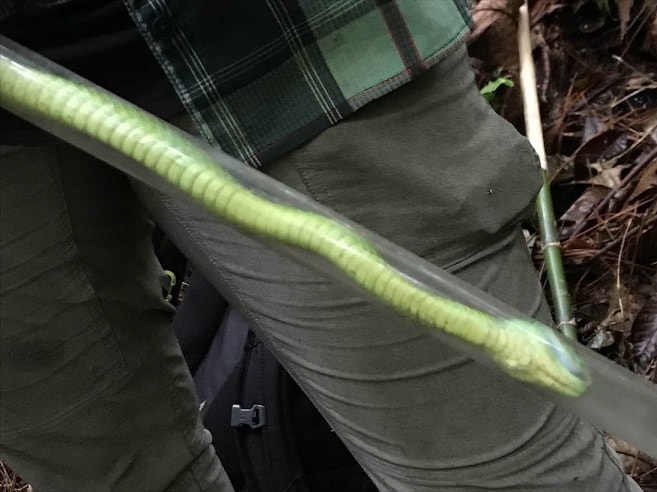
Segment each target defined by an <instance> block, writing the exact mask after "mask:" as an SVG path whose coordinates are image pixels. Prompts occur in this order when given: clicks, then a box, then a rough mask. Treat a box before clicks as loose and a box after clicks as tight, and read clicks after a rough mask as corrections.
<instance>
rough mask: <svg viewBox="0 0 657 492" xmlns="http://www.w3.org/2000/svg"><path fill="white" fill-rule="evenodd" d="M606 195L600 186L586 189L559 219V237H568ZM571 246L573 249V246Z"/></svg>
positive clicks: (605, 191)
mask: <svg viewBox="0 0 657 492" xmlns="http://www.w3.org/2000/svg"><path fill="white" fill-rule="evenodd" d="M607 193H608V191H607V190H606V189H605V188H603V187H602V186H591V187H589V188H587V189H586V191H584V193H582V194H581V195H580V197H579V198H578V199H577V200H575V202H574V203H573V204H572V205H571V206H570V208H568V210H566V212H565V213H564V214H563V215H562V216H561V217H560V219H559V221H560V222H561V224H563V227H562V229H561V237H563V238H567V237H570V236H571V234H572V233H573V230H574V229H575V227H577V225H578V224H579V223H580V222H581V221H583V220H585V219H586V217H588V215H589V214H590V213H591V211H592V210H593V209H594V208H595V206H596V205H597V204H598V203H600V201H601V200H602V199H604V197H606V196H607ZM571 246H573V247H574V245H571ZM587 246H590V245H587Z"/></svg>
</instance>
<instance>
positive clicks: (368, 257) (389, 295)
mask: <svg viewBox="0 0 657 492" xmlns="http://www.w3.org/2000/svg"><path fill="white" fill-rule="evenodd" d="M8 52H9V51H8V50H3V53H2V54H0V104H1V105H2V106H3V107H5V108H7V109H9V110H12V109H13V110H14V111H16V112H20V110H21V109H22V110H23V111H25V110H27V111H29V112H31V113H32V114H36V115H38V116H39V117H42V118H43V117H45V118H48V119H51V120H54V121H56V122H57V123H59V124H63V125H65V126H66V127H68V128H70V129H73V130H75V131H78V132H81V133H83V134H86V135H88V136H90V137H92V138H94V139H97V140H99V141H101V142H103V143H104V144H106V145H109V146H110V147H112V148H113V149H115V150H117V151H119V152H121V153H123V154H125V155H126V156H128V157H129V158H131V159H132V160H134V161H136V162H138V163H140V164H141V165H143V166H145V167H147V168H148V169H149V170H151V171H152V172H154V173H156V174H157V175H159V176H160V177H161V178H163V179H164V180H166V181H167V182H169V183H170V184H172V185H174V186H176V187H177V188H179V189H180V190H182V191H183V192H184V193H186V194H187V195H189V196H191V197H193V198H194V199H195V200H196V201H197V202H200V203H201V204H203V206H205V207H206V208H207V209H209V210H210V211H211V212H212V213H214V214H216V215H217V216H218V217H220V218H221V219H222V220H224V221H226V222H228V223H230V224H232V225H233V226H235V227H237V228H239V229H240V230H243V231H245V232H247V233H251V234H256V235H258V236H264V237H266V238H269V239H273V240H275V241H279V242H281V243H285V244H288V245H292V246H295V247H298V248H302V249H304V250H307V251H310V252H312V253H314V254H316V255H319V256H321V257H323V258H325V259H326V260H328V261H329V262H331V263H332V264H334V265H335V266H336V267H337V268H339V269H340V270H341V271H342V272H344V274H345V275H347V276H349V277H350V278H351V279H352V280H353V281H354V282H356V283H357V284H358V285H359V286H361V288H363V289H364V290H366V291H367V292H369V293H371V294H372V295H373V296H374V297H376V298H377V299H378V300H379V301H380V302H382V303H384V304H386V305H388V306H390V307H391V308H393V309H394V310H396V311H397V312H399V313H401V314H403V315H405V316H408V317H411V318H413V319H415V320H417V321H418V322H420V323H421V324H423V325H425V326H428V327H430V328H433V329H437V330H440V331H442V332H445V333H447V334H449V335H452V336H454V337H457V338H459V339H461V340H464V341H465V342H468V343H470V344H473V345H476V346H477V347H479V348H481V349H483V350H484V351H485V352H486V353H487V354H488V355H489V356H490V357H491V358H492V359H493V360H494V361H495V362H496V363H497V364H498V365H499V366H500V367H501V368H502V369H503V370H504V371H505V372H507V373H508V374H509V375H511V376H512V377H514V378H516V379H519V380H521V381H525V382H528V383H531V384H534V385H538V386H542V387H547V388H550V389H552V390H553V391H556V392H558V393H561V394H564V395H568V396H578V395H581V394H582V393H583V392H584V391H585V390H586V388H587V387H588V385H589V376H588V371H587V368H586V366H585V364H584V362H583V361H582V360H581V359H580V358H579V356H578V355H577V353H576V352H575V351H574V349H572V348H571V347H570V346H569V345H568V343H566V342H564V341H563V340H562V339H561V338H560V337H559V336H558V335H557V334H556V333H555V332H554V331H552V330H551V329H549V328H548V327H546V326H544V325H542V324H540V323H538V322H533V321H530V320H524V319H499V318H497V317H494V316H492V315H489V314H487V313H485V312H482V311H479V310H476V309H472V308H470V307H467V306H465V305H463V304H460V303H458V302H456V301H453V300H451V299H448V298H446V297H442V296H439V295H437V294H435V293H433V292H431V291H430V290H428V289H426V288H424V287H422V285H420V284H419V283H417V282H414V281H413V280H412V279H409V277H408V276H406V275H404V274H403V273H402V272H400V271H398V270H397V269H395V268H394V267H393V266H391V265H390V264H388V263H387V262H386V261H385V260H384V259H383V258H382V257H381V256H380V255H379V254H377V252H376V250H375V248H374V247H373V246H372V245H370V244H369V243H368V241H367V240H366V239H365V238H364V237H362V236H361V235H360V234H358V233H357V232H356V231H355V230H354V229H353V228H351V227H349V226H347V225H346V224H343V223H341V222H339V221H336V220H333V219H331V218H328V217H325V216H323V215H320V214H317V213H315V212H309V211H305V210H301V209H297V208H294V207H292V206H289V205H284V204H281V203H277V202H274V201H271V200H269V199H267V198H265V197H263V196H260V195H258V194H256V193H254V192H253V191H251V190H250V189H248V188H247V187H245V186H244V185H242V184H241V183H239V182H238V181H237V180H236V179H235V178H233V177H232V176H231V175H230V174H229V173H228V172H227V171H225V170H223V169H222V168H221V167H219V166H217V164H216V162H215V157H212V156H211V155H210V154H209V153H208V152H207V151H205V150H204V149H203V148H201V147H200V146H197V145H195V144H194V143H193V142H192V141H191V140H190V139H187V138H185V137H184V136H183V135H181V134H180V133H179V132H177V131H175V130H172V128H171V127H170V126H169V125H168V124H166V123H164V122H162V121H160V120H159V119H157V118H155V117H154V116H152V115H150V114H148V113H145V112H143V111H141V110H139V109H138V108H136V107H134V106H133V105H131V104H129V103H127V102H125V101H123V100H121V99H119V98H118V97H116V96H114V95H112V94H109V93H107V92H105V91H102V90H99V89H96V88H94V87H93V86H91V85H90V84H84V83H80V82H77V81H73V80H71V79H69V78H66V77H63V76H59V75H55V74H53V73H50V72H48V71H44V70H42V69H40V68H34V67H32V66H28V65H26V64H24V63H20V62H17V61H16V60H14V59H12V58H11V56H9V55H7V54H6V53H8ZM17 108H18V111H17Z"/></svg>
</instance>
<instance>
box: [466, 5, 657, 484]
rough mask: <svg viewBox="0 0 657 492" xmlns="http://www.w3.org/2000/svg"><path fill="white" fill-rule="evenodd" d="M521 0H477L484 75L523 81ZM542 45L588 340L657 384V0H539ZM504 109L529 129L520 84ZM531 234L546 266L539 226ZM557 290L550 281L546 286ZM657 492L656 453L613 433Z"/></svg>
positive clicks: (536, 51)
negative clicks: (520, 76) (519, 41)
mask: <svg viewBox="0 0 657 492" xmlns="http://www.w3.org/2000/svg"><path fill="white" fill-rule="evenodd" d="M521 3H522V2H521V1H518V0H478V1H475V2H474V7H473V17H474V19H475V29H474V32H473V36H472V38H471V40H470V42H469V52H470V56H471V60H472V65H473V67H474V68H475V73H476V78H477V83H478V85H479V86H480V87H484V86H485V85H486V84H487V83H489V82H491V81H493V80H495V79H496V78H497V77H499V76H500V74H504V76H505V77H508V78H510V79H512V80H514V81H515V82H518V56H517V53H516V52H515V51H514V50H516V29H517V27H516V26H517V14H516V12H517V9H518V6H519V5H520V4H521ZM529 9H530V19H531V22H532V26H531V30H532V38H533V39H532V48H533V55H534V64H535V68H536V75H537V85H538V87H537V89H538V94H539V99H540V102H541V113H542V116H543V131H544V140H545V145H546V151H547V154H548V166H549V168H550V178H551V184H552V187H551V188H552V194H553V201H554V206H555V213H556V215H557V217H559V219H558V226H559V230H560V239H561V243H562V249H563V256H564V265H565V270H566V277H567V281H568V284H569V289H570V294H571V296H572V301H573V308H574V313H575V316H576V320H577V326H578V332H579V333H578V335H579V340H580V342H582V343H584V344H585V345H587V346H589V347H590V348H591V349H592V350H596V351H598V352H599V353H601V354H603V355H605V356H606V357H608V358H609V359H611V360H613V361H615V362H616V363H618V364H620V365H622V366H624V367H626V368H628V369H629V370H633V371H635V372H637V373H639V374H641V375H642V376H643V377H645V378H646V379H648V380H651V381H653V382H657V2H655V1H654V0H569V1H565V0H533V1H530V2H529ZM518 85H519V84H517V83H516V84H515V86H513V87H511V86H503V87H500V88H499V90H498V91H496V93H495V95H496V98H495V99H494V100H493V101H492V105H493V107H494V109H495V110H496V111H497V112H499V113H500V114H501V115H502V116H504V117H505V118H506V119H507V120H509V121H510V122H511V123H512V124H513V125H514V126H516V127H517V128H518V129H519V130H520V131H521V132H524V123H523V114H522V100H521V93H520V90H519V87H518ZM526 228H527V231H526V237H527V238H528V245H529V247H530V249H531V252H532V256H533V259H534V262H535V264H536V267H537V269H538V270H539V271H540V272H541V273H542V275H543V278H545V274H544V265H543V261H544V258H543V256H542V253H541V248H542V245H541V241H540V237H539V236H538V232H537V230H538V227H537V226H536V224H534V223H530V224H527V226H526ZM545 291H546V293H547V294H548V295H549V289H545ZM609 443H610V444H611V445H612V446H613V447H614V448H615V449H616V450H617V451H618V453H619V455H620V456H621V457H622V459H623V462H624V464H625V466H626V471H627V472H628V473H630V474H631V475H632V476H633V477H634V478H635V480H637V482H638V483H639V484H640V485H641V486H642V487H643V488H644V489H645V490H657V460H656V459H655V458H651V457H649V456H646V455H645V453H642V452H641V451H639V450H637V449H635V448H633V447H632V446H630V445H629V444H628V443H624V442H622V441H621V440H620V439H616V438H613V437H611V436H610V437H609Z"/></svg>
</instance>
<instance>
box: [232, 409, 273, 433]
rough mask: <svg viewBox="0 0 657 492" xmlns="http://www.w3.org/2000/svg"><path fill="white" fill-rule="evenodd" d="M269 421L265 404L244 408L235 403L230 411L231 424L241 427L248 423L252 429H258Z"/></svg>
mask: <svg viewBox="0 0 657 492" xmlns="http://www.w3.org/2000/svg"><path fill="white" fill-rule="evenodd" d="M266 423H267V419H266V417H265V406H264V405H253V406H252V407H251V408H242V407H240V406H239V405H233V406H232V408H231V412H230V426H231V427H240V426H242V425H248V426H249V427H251V429H258V428H260V427H262V426H263V425H265V424H266Z"/></svg>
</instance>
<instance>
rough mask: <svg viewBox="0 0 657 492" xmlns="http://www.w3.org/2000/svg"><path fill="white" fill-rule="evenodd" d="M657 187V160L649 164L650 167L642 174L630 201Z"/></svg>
mask: <svg viewBox="0 0 657 492" xmlns="http://www.w3.org/2000/svg"><path fill="white" fill-rule="evenodd" d="M656 187H657V159H655V160H654V161H652V162H651V163H650V164H648V167H646V169H645V170H644V171H643V173H641V177H640V178H639V182H638V183H637V185H636V187H635V188H634V191H633V192H632V194H631V195H630V201H632V200H634V199H635V198H636V197H638V196H639V195H641V194H643V193H644V192H645V191H648V190H649V189H651V188H656Z"/></svg>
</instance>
